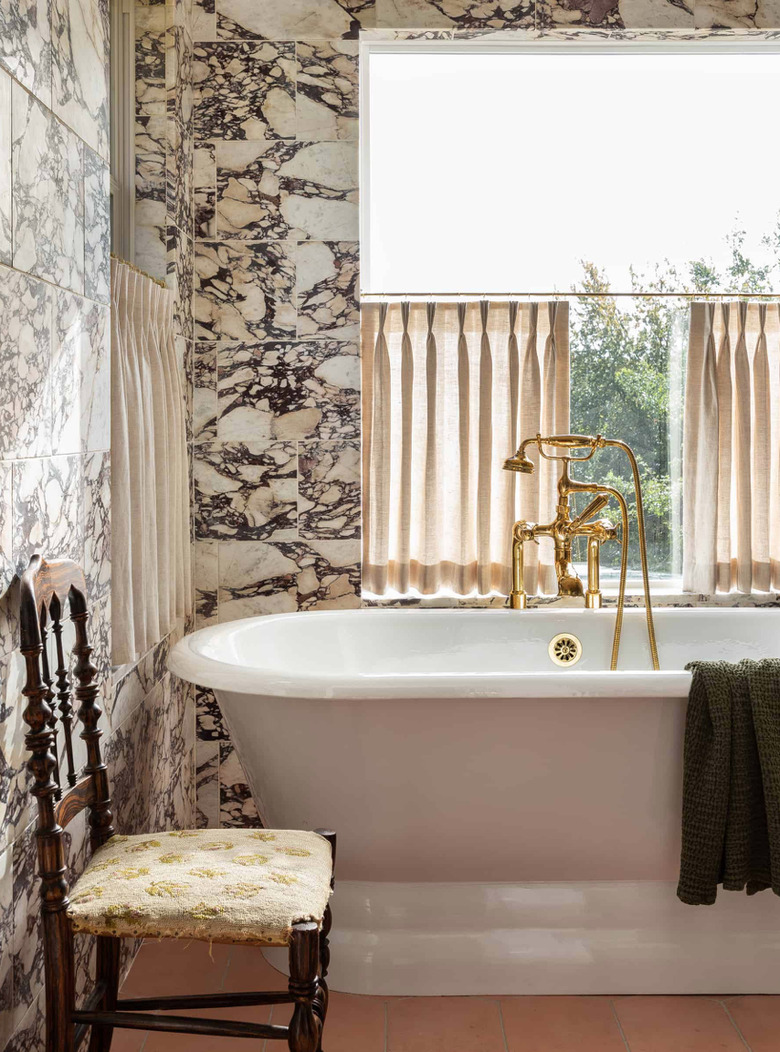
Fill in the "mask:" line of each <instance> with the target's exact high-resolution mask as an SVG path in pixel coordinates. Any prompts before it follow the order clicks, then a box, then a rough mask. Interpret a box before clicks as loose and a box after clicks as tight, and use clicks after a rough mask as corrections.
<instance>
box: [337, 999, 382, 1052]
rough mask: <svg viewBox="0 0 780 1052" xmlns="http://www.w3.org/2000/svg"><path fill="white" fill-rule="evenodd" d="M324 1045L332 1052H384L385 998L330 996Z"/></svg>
mask: <svg viewBox="0 0 780 1052" xmlns="http://www.w3.org/2000/svg"><path fill="white" fill-rule="evenodd" d="M322 1044H323V1046H324V1048H325V1049H329V1050H331V1052H384V1048H385V1003H384V1001H383V1000H382V998H381V997H359V996H357V995H355V994H339V993H331V995H330V1004H329V1006H328V1018H327V1019H326V1020H325V1033H324V1038H323V1042H322Z"/></svg>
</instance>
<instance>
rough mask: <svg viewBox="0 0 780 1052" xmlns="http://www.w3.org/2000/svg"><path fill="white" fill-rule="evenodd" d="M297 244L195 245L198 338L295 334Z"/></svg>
mask: <svg viewBox="0 0 780 1052" xmlns="http://www.w3.org/2000/svg"><path fill="white" fill-rule="evenodd" d="M294 253H295V245H294V244H293V243H292V242H289V241H271V242H265V243H262V244H261V243H257V242H255V243H252V244H245V243H243V242H240V241H201V242H196V244H195V284H194V295H193V314H194V317H195V326H196V332H195V335H196V338H197V339H201V340H216V339H226V338H227V339H232V340H244V339H275V338H277V337H281V338H284V337H285V336H292V335H293V334H294V332H295V305H294V302H293V298H294V289H295V254H294Z"/></svg>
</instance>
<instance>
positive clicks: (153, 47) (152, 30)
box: [135, 4, 167, 113]
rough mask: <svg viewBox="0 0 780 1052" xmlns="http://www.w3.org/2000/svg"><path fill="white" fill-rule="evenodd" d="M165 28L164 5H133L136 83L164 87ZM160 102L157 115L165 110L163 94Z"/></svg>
mask: <svg viewBox="0 0 780 1052" xmlns="http://www.w3.org/2000/svg"><path fill="white" fill-rule="evenodd" d="M165 27H166V15H165V5H164V4H136V5H135V76H136V81H141V82H143V83H155V84H159V83H160V82H162V85H163V89H164V86H165ZM137 97H138V96H137V92H136V98H137ZM162 102H163V106H162V109H161V110H157V111H156V112H158V113H164V112H165V110H166V108H167V107H166V105H165V95H164V92H163V99H162ZM146 112H151V111H148V110H147V111H146Z"/></svg>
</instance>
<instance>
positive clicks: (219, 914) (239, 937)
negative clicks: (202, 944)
mask: <svg viewBox="0 0 780 1052" xmlns="http://www.w3.org/2000/svg"><path fill="white" fill-rule="evenodd" d="M331 868H332V864H331V852H330V844H329V843H328V841H327V840H325V839H324V838H323V837H321V836H320V835H319V834H318V833H308V832H301V831H298V830H292V829H240V830H239V829H236V830H232V829H199V830H180V831H176V832H169V833H149V834H143V835H140V836H113V837H112V838H111V840H109V841H108V843H107V844H105V845H104V846H103V847H101V848H99V849H98V850H97V851H96V852H95V854H94V855H93V856H92V859H91V860H90V862H89V864H88V865H87V868H86V870H85V871H84V873H83V875H82V876H81V878H80V879H79V880H78V882H77V883H76V885H75V886H74V887H73V888H72V889H71V893H70V896H69V898H70V907H69V909H68V916H69V917H70V918H71V921H72V923H73V929H74V931H81V932H90V933H92V934H93V935H116V936H141V937H143V936H152V937H155V936H156V937H161V938H190V939H208V940H213V941H215V942H249V943H258V944H261V945H266V946H286V945H287V944H288V943H289V941H290V932H291V929H292V926H293V924H295V923H297V922H300V921H316V922H317V923H320V922H321V921H322V918H323V914H324V912H325V907H326V906H327V904H328V898H329V896H330V879H331Z"/></svg>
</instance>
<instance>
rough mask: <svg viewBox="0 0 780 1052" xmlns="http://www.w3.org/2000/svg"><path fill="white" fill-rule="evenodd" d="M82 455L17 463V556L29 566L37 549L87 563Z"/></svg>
mask: <svg viewBox="0 0 780 1052" xmlns="http://www.w3.org/2000/svg"><path fill="white" fill-rule="evenodd" d="M83 473H84V463H83V457H80V456H67V457H45V458H42V459H34V460H21V461H18V462H17V463H15V464H14V476H13V487H14V559H15V561H16V567H17V570H22V569H24V568H26V566H27V564H28V562H29V558H30V556H31V555H32V553H33V551H35V550H38V549H43V550H44V551H43V554H44V556H45V557H46V558H47V559H73V560H74V561H75V562H77V563H79V565H82V564H83V562H84V499H83V492H84V474H83Z"/></svg>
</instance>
